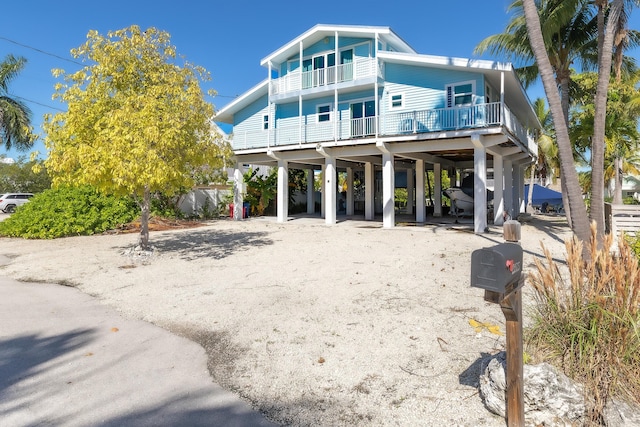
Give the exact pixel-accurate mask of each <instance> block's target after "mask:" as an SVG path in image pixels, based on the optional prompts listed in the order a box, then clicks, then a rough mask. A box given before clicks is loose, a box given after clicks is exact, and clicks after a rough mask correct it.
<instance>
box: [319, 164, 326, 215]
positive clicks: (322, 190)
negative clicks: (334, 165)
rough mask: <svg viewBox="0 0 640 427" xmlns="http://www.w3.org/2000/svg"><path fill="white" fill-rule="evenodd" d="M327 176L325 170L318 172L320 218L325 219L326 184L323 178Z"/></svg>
mask: <svg viewBox="0 0 640 427" xmlns="http://www.w3.org/2000/svg"><path fill="white" fill-rule="evenodd" d="M326 176H327V171H326V169H325V168H322V170H321V171H320V217H321V218H326V212H327V198H326V194H327V184H326V183H325V179H324V178H325V177H326Z"/></svg>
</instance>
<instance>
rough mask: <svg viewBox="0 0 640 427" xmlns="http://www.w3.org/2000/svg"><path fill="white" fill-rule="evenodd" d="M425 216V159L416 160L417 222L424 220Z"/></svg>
mask: <svg viewBox="0 0 640 427" xmlns="http://www.w3.org/2000/svg"><path fill="white" fill-rule="evenodd" d="M425 218H426V206H425V190H424V160H416V222H424V221H425Z"/></svg>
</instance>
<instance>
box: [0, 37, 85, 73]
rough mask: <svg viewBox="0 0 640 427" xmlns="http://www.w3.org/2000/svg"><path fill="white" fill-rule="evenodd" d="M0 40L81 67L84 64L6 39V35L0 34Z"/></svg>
mask: <svg viewBox="0 0 640 427" xmlns="http://www.w3.org/2000/svg"><path fill="white" fill-rule="evenodd" d="M0 40H5V41H8V42H9V43H13V44H15V45H18V46H22V47H25V48H27V49H31V50H35V51H36V52H39V53H42V54H43V55H48V56H52V57H54V58H58V59H60V60H62V61H67V62H71V63H72V64H76V65H80V66H81V67H83V66H84V64H82V63H80V62H77V61H74V60H72V59H69V58H64V57H62V56H60V55H56V54H55V53H50V52H46V51H44V50H42V49H38V48H36V47H33V46H29V45H26V44H23V43H19V42H17V41H15V40H11V39H8V38H6V37H2V36H0Z"/></svg>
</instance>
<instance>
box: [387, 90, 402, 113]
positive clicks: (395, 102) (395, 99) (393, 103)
mask: <svg viewBox="0 0 640 427" xmlns="http://www.w3.org/2000/svg"><path fill="white" fill-rule="evenodd" d="M389 107H390V109H391V110H395V109H398V108H403V107H404V94H403V93H390V94H389Z"/></svg>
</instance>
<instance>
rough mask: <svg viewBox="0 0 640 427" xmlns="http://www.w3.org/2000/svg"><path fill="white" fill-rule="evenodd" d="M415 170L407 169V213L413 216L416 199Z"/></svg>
mask: <svg viewBox="0 0 640 427" xmlns="http://www.w3.org/2000/svg"><path fill="white" fill-rule="evenodd" d="M414 187H415V186H414V183H413V169H407V213H408V214H409V215H411V214H413V206H414V202H413V200H414V199H413V197H414Z"/></svg>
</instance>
